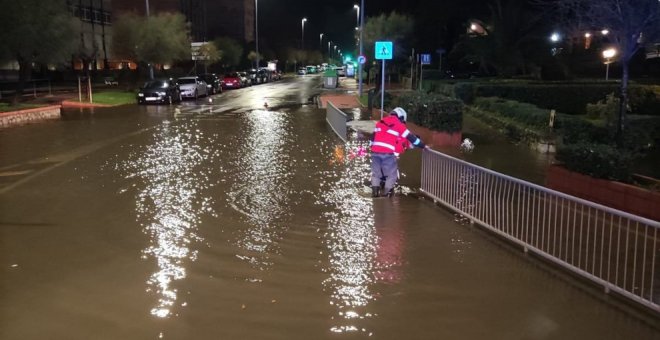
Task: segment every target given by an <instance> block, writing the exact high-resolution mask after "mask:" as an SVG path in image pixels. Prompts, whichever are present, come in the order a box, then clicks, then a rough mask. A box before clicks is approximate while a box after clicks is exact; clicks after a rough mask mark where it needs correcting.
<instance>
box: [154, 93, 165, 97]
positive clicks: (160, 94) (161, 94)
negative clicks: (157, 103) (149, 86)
mask: <svg viewBox="0 0 660 340" xmlns="http://www.w3.org/2000/svg"><path fill="white" fill-rule="evenodd" d="M156 94H158V95H159V96H161V97H164V96H165V92H156Z"/></svg>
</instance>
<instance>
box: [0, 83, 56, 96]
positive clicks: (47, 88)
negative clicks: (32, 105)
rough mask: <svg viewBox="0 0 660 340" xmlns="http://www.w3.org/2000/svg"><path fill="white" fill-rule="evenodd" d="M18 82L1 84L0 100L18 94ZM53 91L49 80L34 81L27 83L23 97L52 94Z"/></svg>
mask: <svg viewBox="0 0 660 340" xmlns="http://www.w3.org/2000/svg"><path fill="white" fill-rule="evenodd" d="M17 84H18V82H17V81H2V82H0V98H3V97H8V96H13V95H14V94H15V93H16V86H17ZM52 93H53V89H52V87H51V84H50V80H49V79H32V80H28V81H26V82H25V88H24V89H23V95H32V96H33V97H35V98H36V97H37V94H52Z"/></svg>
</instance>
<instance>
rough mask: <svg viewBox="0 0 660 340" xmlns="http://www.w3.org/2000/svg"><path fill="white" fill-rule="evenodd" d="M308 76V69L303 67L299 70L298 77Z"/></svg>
mask: <svg viewBox="0 0 660 340" xmlns="http://www.w3.org/2000/svg"><path fill="white" fill-rule="evenodd" d="M306 74H307V69H306V68H304V67H301V68H299V69H298V75H299V76H304V75H306Z"/></svg>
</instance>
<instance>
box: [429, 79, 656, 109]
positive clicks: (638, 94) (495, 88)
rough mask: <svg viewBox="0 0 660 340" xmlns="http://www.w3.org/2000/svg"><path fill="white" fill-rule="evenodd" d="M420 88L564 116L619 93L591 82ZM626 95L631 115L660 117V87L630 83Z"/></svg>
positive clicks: (460, 84)
mask: <svg viewBox="0 0 660 340" xmlns="http://www.w3.org/2000/svg"><path fill="white" fill-rule="evenodd" d="M424 87H425V88H426V89H428V90H430V91H433V92H436V93H441V94H444V95H449V96H451V97H456V98H459V99H461V100H463V101H464V102H465V103H467V104H471V103H472V102H473V101H474V99H475V98H476V97H500V98H505V99H510V100H516V101H519V102H524V103H530V104H534V105H536V106H538V107H541V108H544V109H554V110H557V111H559V112H564V113H567V114H585V113H587V104H589V103H597V102H598V101H601V100H603V99H605V98H606V97H607V95H608V94H611V93H614V94H618V93H619V84H617V83H594V82H583V83H565V82H564V83H533V82H521V81H514V82H504V81H502V82H476V81H460V82H456V83H453V84H452V83H450V82H446V81H444V82H441V81H435V82H434V81H430V82H428V83H427V84H425V86H424ZM452 87H453V94H452V89H451V88H452ZM628 96H629V105H630V108H631V110H632V113H633V114H639V115H660V86H657V85H655V86H654V85H640V84H631V85H630V86H629V93H628Z"/></svg>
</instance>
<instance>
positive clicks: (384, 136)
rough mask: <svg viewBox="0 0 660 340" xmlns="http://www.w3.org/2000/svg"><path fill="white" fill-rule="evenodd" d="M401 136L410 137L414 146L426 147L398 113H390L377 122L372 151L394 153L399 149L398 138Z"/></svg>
mask: <svg viewBox="0 0 660 340" xmlns="http://www.w3.org/2000/svg"><path fill="white" fill-rule="evenodd" d="M400 138H403V139H408V140H409V141H410V142H411V143H412V144H413V145H414V146H417V147H424V143H422V141H421V140H420V139H419V138H417V136H415V135H414V134H412V133H410V130H408V128H407V127H406V125H405V124H403V123H401V121H399V118H398V117H397V116H396V115H389V116H387V117H385V118H383V119H382V120H381V121H379V122H378V123H376V128H375V129H374V135H373V143H372V144H371V152H378V153H391V154H393V153H395V152H396V151H397V146H396V145H397V140H398V139H400Z"/></svg>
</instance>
